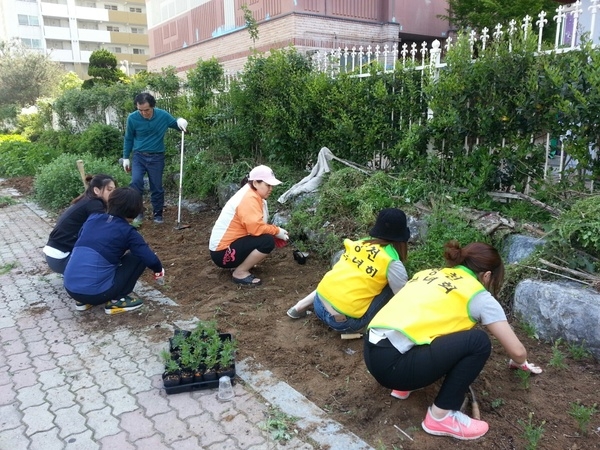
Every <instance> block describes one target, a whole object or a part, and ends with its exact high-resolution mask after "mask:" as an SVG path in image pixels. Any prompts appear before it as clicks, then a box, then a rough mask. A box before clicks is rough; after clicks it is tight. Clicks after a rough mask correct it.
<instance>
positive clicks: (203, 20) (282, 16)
mask: <svg viewBox="0 0 600 450" xmlns="http://www.w3.org/2000/svg"><path fill="white" fill-rule="evenodd" d="M171 5H174V6H173V7H172V8H169V6H171ZM242 5H247V6H248V8H249V10H250V11H251V12H252V15H253V18H254V20H255V21H256V23H257V25H258V39H257V40H256V41H255V42H252V39H251V37H250V33H249V32H248V29H247V27H246V26H245V20H244V13H243V11H242V9H241V6H242ZM147 6H148V28H149V30H148V35H149V41H150V49H151V50H150V52H151V56H150V58H149V59H148V68H149V70H151V71H152V70H159V69H160V68H161V67H166V66H174V67H176V68H177V69H178V71H180V72H184V71H187V70H189V69H190V68H192V67H194V66H195V65H196V63H197V61H198V60H199V59H203V60H208V59H210V58H212V57H216V58H217V59H218V60H219V61H220V62H221V64H222V65H223V67H224V68H225V69H226V70H231V71H237V70H240V69H242V68H243V66H244V63H245V61H246V59H247V57H248V56H249V55H251V54H252V53H253V51H255V50H256V51H258V52H268V51H269V50H271V49H280V48H285V47H288V46H290V45H293V46H295V47H296V49H297V50H298V51H299V52H301V53H305V52H309V51H312V50H331V49H336V48H338V47H341V48H342V49H343V48H345V47H348V48H352V47H354V46H356V47H357V48H358V47H359V46H361V45H362V46H364V47H366V46H368V45H371V46H372V47H373V48H374V47H375V46H376V45H379V46H381V48H382V49H383V46H384V45H386V44H387V45H388V46H389V47H390V48H391V46H392V45H393V44H399V45H401V44H402V43H404V42H407V43H408V44H409V45H410V44H411V43H412V42H417V43H418V44H419V45H420V44H421V43H422V42H423V41H427V42H428V43H430V42H431V41H433V40H434V39H440V40H443V39H444V38H445V37H446V35H447V32H448V30H449V24H448V22H447V21H444V20H442V19H440V18H438V17H437V16H438V15H441V14H446V9H447V7H448V6H447V2H446V0H187V3H186V2H185V1H183V2H177V3H175V4H173V3H172V0H149V1H148V2H147ZM177 8H179V9H180V10H177Z"/></svg>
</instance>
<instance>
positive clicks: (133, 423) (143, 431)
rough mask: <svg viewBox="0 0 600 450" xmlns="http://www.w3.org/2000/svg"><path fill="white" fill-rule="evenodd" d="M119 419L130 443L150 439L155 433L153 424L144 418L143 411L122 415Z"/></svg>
mask: <svg viewBox="0 0 600 450" xmlns="http://www.w3.org/2000/svg"><path fill="white" fill-rule="evenodd" d="M120 419H121V420H120V426H121V428H122V429H123V430H125V431H126V432H127V433H128V434H129V437H130V438H131V440H132V441H137V440H139V439H143V438H147V437H151V436H152V435H153V434H154V433H156V430H155V429H154V423H153V422H152V421H151V420H150V419H148V418H147V417H145V415H144V411H143V410H141V409H138V410H137V411H132V412H127V413H123V414H121V416H120Z"/></svg>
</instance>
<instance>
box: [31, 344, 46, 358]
mask: <svg viewBox="0 0 600 450" xmlns="http://www.w3.org/2000/svg"><path fill="white" fill-rule="evenodd" d="M27 351H28V353H29V356H32V357H33V356H41V355H48V352H49V351H50V346H49V345H48V343H47V342H46V341H36V342H30V343H29V344H27Z"/></svg>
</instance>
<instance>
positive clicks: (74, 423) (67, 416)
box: [54, 405, 88, 439]
mask: <svg viewBox="0 0 600 450" xmlns="http://www.w3.org/2000/svg"><path fill="white" fill-rule="evenodd" d="M54 414H55V416H56V419H55V420H54V423H56V426H57V427H58V428H59V430H60V431H59V436H60V437H61V438H63V439H64V438H66V437H67V436H71V435H73V434H79V433H83V432H84V431H85V430H87V429H88V427H86V425H85V421H86V418H85V417H84V416H82V415H81V414H80V412H79V405H73V406H71V407H69V408H62V409H59V410H57V411H55V412H54Z"/></svg>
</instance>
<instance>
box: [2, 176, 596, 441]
mask: <svg viewBox="0 0 600 450" xmlns="http://www.w3.org/2000/svg"><path fill="white" fill-rule="evenodd" d="M5 184H9V185H12V186H13V187H16V188H17V189H19V190H20V191H21V192H23V193H27V192H29V189H30V184H31V180H27V179H12V180H7V181H6V182H5ZM272 203H273V204H274V203H275V202H274V201H273V202H272ZM218 213H219V211H218V209H217V208H209V209H208V210H206V211H203V212H199V213H191V212H189V211H187V210H185V209H184V210H183V211H182V223H184V224H188V225H190V227H189V228H187V229H184V230H177V229H175V228H174V226H175V225H176V223H177V207H176V205H173V204H171V205H169V207H168V208H166V210H165V223H164V224H162V225H156V224H154V223H152V222H151V221H146V222H145V223H144V225H143V226H142V228H141V229H140V231H141V233H142V234H143V236H144V238H145V239H146V240H147V241H148V243H149V244H150V246H151V247H152V248H153V249H154V251H155V252H156V253H157V254H158V256H159V257H160V259H161V260H162V262H163V265H164V266H165V268H166V279H165V284H164V286H157V289H160V290H161V291H163V292H164V293H165V294H166V295H167V296H169V297H171V298H173V299H174V300H175V301H176V302H177V303H178V304H179V305H181V306H180V307H178V308H173V309H167V310H165V309H163V308H158V307H153V306H151V305H147V306H145V307H144V308H146V309H147V314H149V315H153V316H158V317H160V316H161V315H162V316H164V321H168V322H170V321H173V320H185V319H187V318H191V317H197V318H200V319H204V320H208V319H213V318H214V319H216V320H217V321H218V325H219V328H220V330H221V331H222V332H230V333H233V335H234V336H235V338H236V339H237V340H238V343H239V355H238V360H239V359H243V358H246V357H252V358H254V360H255V361H256V362H258V363H260V364H261V365H262V366H263V367H264V368H267V369H269V370H271V371H272V372H273V373H274V374H275V375H276V376H277V377H278V378H279V379H281V380H283V381H285V382H287V383H288V384H290V385H291V386H293V387H294V388H295V389H297V390H298V391H299V392H301V393H302V394H304V395H305V396H306V397H307V398H308V399H310V400H311V401H313V402H314V403H315V404H317V405H318V406H320V407H321V408H322V409H323V410H325V411H326V412H327V413H328V414H329V415H330V417H331V418H332V419H335V420H337V421H339V422H340V423H342V424H343V425H345V426H346V427H347V428H348V429H350V430H351V431H353V432H354V433H356V434H357V435H358V436H360V437H361V438H363V439H364V440H365V441H367V442H368V443H370V444H371V445H372V446H373V447H375V448H377V449H390V450H391V449H399V448H403V449H426V450H433V449H436V450H437V449H440V448H457V449H467V448H473V449H475V448H477V449H479V448H485V449H524V448H535V447H528V444H529V443H530V442H531V441H530V439H529V438H528V437H527V436H531V435H532V434H533V433H534V432H535V431H536V430H540V429H541V428H543V435H542V437H541V439H540V441H539V443H538V446H537V448H538V449H570V450H580V449H600V412H597V413H596V414H595V415H594V416H593V417H592V419H591V421H590V423H589V427H588V429H589V432H588V434H587V436H582V435H581V433H580V432H579V430H578V422H577V421H576V420H575V419H574V418H573V417H571V416H570V415H569V414H568V411H569V410H570V409H571V405H572V404H573V403H575V402H580V403H581V404H582V405H584V406H585V407H591V406H592V405H594V403H599V404H600V394H599V392H600V363H598V362H596V361H594V360H592V359H589V358H588V359H585V360H580V361H576V360H574V359H573V358H571V356H570V355H569V353H568V351H567V349H566V347H563V348H562V350H563V353H564V354H565V362H566V364H567V367H566V368H556V367H553V366H552V365H550V364H549V363H550V361H551V359H552V355H553V354H552V347H551V345H550V344H548V343H543V342H540V341H538V340H535V339H530V338H528V337H527V336H526V334H525V333H524V332H523V331H522V330H521V329H520V328H519V324H518V323H517V322H516V321H515V322H514V323H513V325H514V326H515V328H516V329H517V332H518V335H519V337H520V338H521V339H522V341H523V342H524V343H525V345H526V347H527V350H528V352H529V355H530V360H531V361H532V362H535V363H536V364H539V365H541V366H542V367H543V368H544V373H543V374H541V375H539V376H536V377H533V378H531V380H530V385H529V387H525V386H524V383H523V381H522V380H520V379H519V378H518V377H517V376H516V374H515V372H513V371H510V370H508V369H507V361H508V357H507V356H506V354H505V353H504V352H503V350H502V348H501V347H500V345H499V344H497V343H495V345H494V350H493V352H492V356H491V358H490V360H489V361H488V363H487V365H486V366H485V368H484V371H483V373H482V374H481V376H480V377H479V378H478V379H477V381H476V382H475V383H474V385H473V388H474V390H475V393H476V396H477V399H478V401H479V407H480V410H481V417H482V419H484V420H486V421H487V422H489V424H490V431H489V432H488V433H487V434H486V436H484V437H483V438H481V439H479V440H477V441H474V442H468V441H458V440H454V439H452V438H444V437H434V436H430V435H427V434H426V433H425V432H424V431H423V430H422V429H421V425H420V423H421V421H422V420H423V417H424V414H425V412H426V408H427V406H428V405H430V404H431V403H432V401H433V399H434V398H435V395H436V392H437V389H438V386H439V385H438V384H436V385H432V386H429V387H428V388H425V389H423V390H420V391H417V392H414V393H413V394H412V395H411V396H410V398H409V399H407V400H398V399H395V398H392V397H391V396H390V391H389V390H387V389H385V388H383V387H381V386H379V385H378V384H377V382H376V381H375V380H374V379H373V378H372V377H371V376H370V375H369V373H368V372H367V369H366V367H365V365H364V362H363V357H362V346H363V343H362V340H361V339H356V340H342V339H340V337H339V335H338V334H337V333H335V332H333V331H331V330H329V329H328V328H327V327H326V326H325V325H323V324H322V323H321V322H320V321H319V320H318V319H316V318H315V316H314V315H310V316H308V317H307V318H306V319H299V320H292V319H290V318H288V317H287V315H286V311H287V309H288V308H289V307H290V306H292V305H293V304H294V303H295V302H296V301H297V300H298V299H300V298H301V297H303V296H305V295H306V294H307V293H309V292H310V291H312V290H313V289H314V288H315V287H316V285H317V283H318V282H319V280H320V278H321V277H322V276H323V274H324V273H325V272H326V271H327V269H328V265H327V264H328V262H326V261H320V260H318V259H315V258H313V257H310V256H309V258H308V261H307V262H306V264H305V265H299V264H297V263H296V262H295V261H294V259H293V257H292V248H290V247H284V248H277V249H275V251H274V252H273V253H272V254H271V255H270V256H269V257H268V258H267V259H266V260H265V261H264V262H263V263H262V264H260V265H259V266H258V267H257V268H256V269H255V271H254V273H255V274H256V275H257V276H258V277H260V278H261V279H262V280H263V284H262V285H261V286H259V287H241V286H238V285H235V284H233V283H232V282H231V280H230V277H231V275H230V272H229V271H227V270H223V269H219V268H217V267H216V266H215V265H214V264H213V263H212V262H211V259H210V255H209V252H208V239H209V235H210V231H211V228H212V225H213V223H214V221H215V220H216V218H217V216H218ZM409 257H410V255H409ZM144 279H145V281H147V282H148V283H153V280H152V278H151V274H150V273H146V274H145V275H144ZM154 319H155V320H156V317H154ZM599 326H600V325H599ZM164 338H165V336H164V330H161V329H157V336H156V339H157V340H160V339H164ZM466 412H467V413H470V407H468V408H467V411H466ZM527 425H529V426H527ZM396 427H398V428H400V429H402V430H403V431H404V432H406V433H407V434H408V435H409V436H410V437H411V438H412V440H411V439H409V438H407V437H406V436H404V435H403V433H402V432H400V431H399V430H398V428H396Z"/></svg>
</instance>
